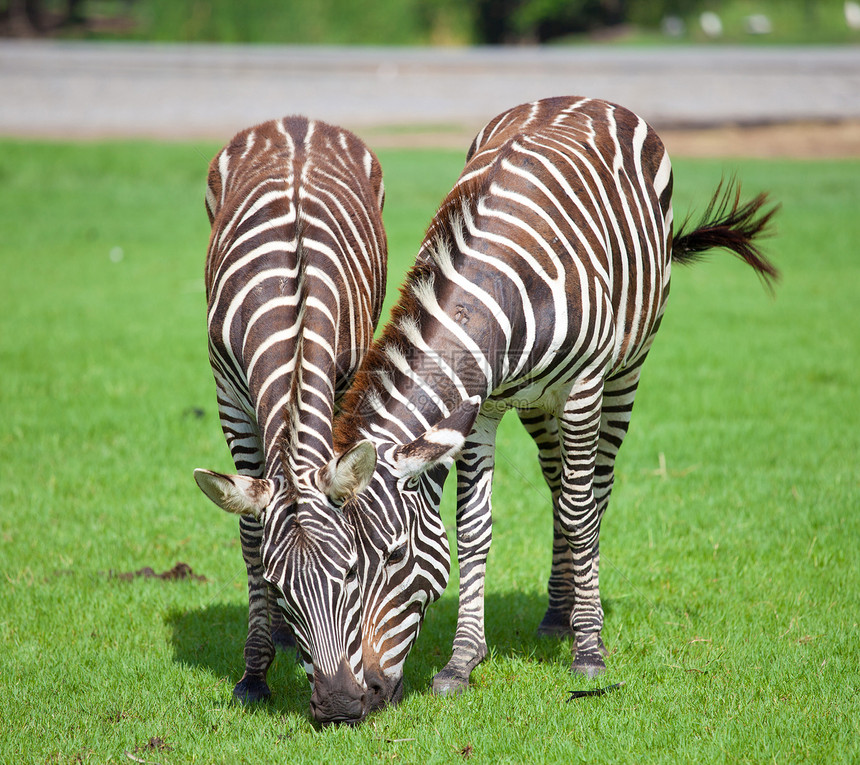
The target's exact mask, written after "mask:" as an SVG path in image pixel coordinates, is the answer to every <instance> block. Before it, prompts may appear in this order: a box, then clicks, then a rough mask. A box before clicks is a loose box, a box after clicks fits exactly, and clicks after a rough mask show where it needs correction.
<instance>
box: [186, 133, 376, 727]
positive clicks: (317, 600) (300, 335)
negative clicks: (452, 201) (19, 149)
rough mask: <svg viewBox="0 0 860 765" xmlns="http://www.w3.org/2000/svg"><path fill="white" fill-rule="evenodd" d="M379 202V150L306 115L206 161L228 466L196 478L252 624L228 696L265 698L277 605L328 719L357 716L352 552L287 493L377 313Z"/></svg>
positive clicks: (342, 532) (323, 456) (303, 477)
mask: <svg viewBox="0 0 860 765" xmlns="http://www.w3.org/2000/svg"><path fill="white" fill-rule="evenodd" d="M383 199H384V189H383V184H382V171H381V168H380V166H379V163H378V161H377V159H376V157H375V156H374V154H373V153H372V152H371V151H370V150H369V149H368V148H367V147H366V146H365V145H364V144H363V143H362V142H361V141H360V140H359V139H358V138H357V137H356V136H355V135H353V134H352V133H350V132H348V131H346V130H343V129H341V128H337V127H333V126H331V125H327V124H325V123H323V122H317V121H310V120H307V119H305V118H303V117H288V118H284V119H281V120H274V121H270V122H266V123H263V124H262V125H258V126H256V127H253V128H249V129H248V130H245V131H243V132H241V133H239V134H238V135H236V137H235V138H234V139H233V140H232V141H231V142H230V143H229V144H228V145H227V146H226V147H225V148H224V149H223V150H222V151H221V152H219V154H218V155H217V156H216V157H215V158H214V159H213V161H212V163H211V165H210V170H209V182H208V189H207V193H206V206H207V210H208V213H209V218H210V221H211V223H212V233H211V239H210V244H209V252H208V257H207V261H206V294H207V303H208V314H207V317H208V332H209V355H210V361H211V365H212V371H213V373H214V376H215V382H216V389H217V398H218V408H219V411H220V415H221V426H222V429H223V431H224V436H225V438H226V440H227V444H228V446H229V448H230V452H231V454H232V456H233V460H234V463H235V465H236V470H237V471H238V474H237V475H233V476H227V475H222V474H218V473H212V472H211V471H203V470H198V471H195V477H196V479H197V481H198V484H199V485H200V487H201V488H202V489H203V491H204V492H205V493H206V494H207V495H208V496H209V497H210V498H211V499H212V500H213V501H214V502H216V504H218V505H220V506H221V507H223V508H224V509H227V510H229V511H231V512H236V513H239V514H240V515H241V519H240V535H241V542H242V554H243V557H244V559H245V563H246V567H247V571H248V589H249V627H248V638H247V642H246V645H245V674H244V676H243V678H242V680H241V681H240V682H239V683H238V685H237V686H236V688H235V690H234V693H235V694H236V695H237V696H239V697H240V698H242V699H243V700H255V699H257V698H261V697H264V696H267V695H269V689H268V687H267V685H266V682H265V678H266V672H267V670H268V667H269V665H270V663H271V661H272V659H273V656H274V645H273V637H274V640H275V642H287V638H288V630H287V629H286V625H285V624H284V618H283V614H286V617H287V619H286V621H287V622H288V623H289V626H290V627H291V628H292V630H293V632H294V634H295V637H296V639H297V641H298V644H299V648H300V650H301V653H302V656H303V658H304V661H305V665H306V669H307V672H308V677H309V679H310V680H311V682H312V684H313V685H314V693H313V695H312V699H311V706H312V711H313V712H314V715H315V717H317V719H320V720H323V721H329V720H338V719H349V720H354V719H360V718H361V717H362V716H363V715H364V713H365V691H364V688H365V686H364V679H363V671H362V664H361V648H360V646H361V636H360V631H359V625H360V618H359V617H358V616H357V614H359V613H360V598H359V588H358V584H357V582H355V581H354V577H346V576H345V574H346V572H348V571H350V570H352V569H353V568H354V566H355V563H356V559H357V554H356V548H355V539H354V532H353V530H352V528H351V527H350V526H349V524H347V523H346V522H345V520H344V519H343V517H342V515H340V514H338V513H332V514H328V515H326V516H324V517H318V516H317V515H315V514H313V513H307V512H305V513H299V512H297V510H296V500H297V498H299V497H300V496H301V495H302V493H303V492H307V491H308V490H309V487H310V486H311V485H313V486H314V489H315V484H312V482H313V475H314V473H315V471H317V470H318V469H319V468H321V467H322V466H324V465H326V464H327V463H328V462H329V460H331V458H332V456H333V448H332V419H333V417H334V414H335V406H336V404H337V403H338V402H339V400H340V398H341V396H342V394H343V392H344V390H345V389H346V387H347V385H348V384H349V382H350V381H351V379H352V376H353V375H354V373H355V370H356V369H357V367H358V365H359V363H360V361H361V359H362V357H363V355H364V353H365V351H366V349H367V347H368V346H369V345H370V342H371V339H372V337H373V331H374V328H375V325H376V322H377V321H378V319H379V314H380V311H381V307H382V299H383V296H384V289H385V273H386V239H385V233H384V230H383V227H382V219H381V211H382V205H383ZM270 585H271V586H270ZM275 600H277V602H278V603H279V604H280V605H281V608H276V607H275ZM341 625H343V626H344V628H342V629H339V628H338V626H341ZM345 625H352V626H351V627H349V628H347V627H346V626H345Z"/></svg>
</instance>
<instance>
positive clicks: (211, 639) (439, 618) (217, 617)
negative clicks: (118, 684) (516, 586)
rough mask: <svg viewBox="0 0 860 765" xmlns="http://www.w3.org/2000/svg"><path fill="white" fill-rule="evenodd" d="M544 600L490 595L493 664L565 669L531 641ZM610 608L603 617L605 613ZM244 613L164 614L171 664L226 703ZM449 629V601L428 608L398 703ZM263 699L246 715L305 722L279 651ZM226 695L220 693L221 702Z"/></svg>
mask: <svg viewBox="0 0 860 765" xmlns="http://www.w3.org/2000/svg"><path fill="white" fill-rule="evenodd" d="M546 605H547V599H546V595H543V594H541V593H526V592H520V591H512V592H506V593H492V594H490V595H488V596H487V599H486V631H487V644H488V646H489V649H490V651H491V652H493V653H494V654H495V656H496V657H501V658H521V659H522V658H525V659H527V660H529V661H535V662H559V663H561V664H564V662H569V660H570V656H569V651H570V641H569V640H567V639H559V638H553V637H538V635H537V626H538V624H539V622H540V620H541V618H543V614H544V611H545V610H546ZM611 610H612V604H611V602H608V603H607V602H604V612H605V613H606V615H607V616H608V615H609V614H610V613H611ZM247 618H248V611H247V608H245V607H244V606H241V605H225V604H210V605H207V606H204V607H202V608H198V609H191V610H187V611H172V612H170V613H169V614H168V615H167V624H168V626H169V627H170V628H171V630H172V642H173V651H174V658H175V661H177V662H180V663H182V664H186V665H188V666H191V667H199V668H202V669H205V670H207V671H209V672H211V673H212V674H213V675H215V676H216V677H218V678H224V684H225V688H226V689H227V693H229V694H230V696H229V701H228V703H234V702H233V698H232V689H233V686H234V685H235V684H236V683H237V682H238V681H239V679H240V677H241V676H242V671H243V668H244V663H243V658H242V651H243V648H244V645H245V634H246V629H247ZM456 626H457V598H456V596H455V597H450V596H449V597H446V598H443V599H442V600H441V601H440V602H438V603H434V604H433V605H432V606H430V610H429V612H428V614H427V618H426V620H425V623H424V627H423V628H422V630H421V633H420V635H419V637H418V641H417V643H416V645H415V647H414V648H413V650H412V652H411V653H410V655H409V658H408V660H407V661H406V667H405V672H404V686H405V695H406V696H407V697H408V696H411V695H413V694H419V695H423V694H425V693H428V692H429V689H430V683H431V681H432V679H433V675H434V674H435V673H436V672H438V671H439V670H440V669H442V667H444V666H445V664H446V662H447V661H448V659H449V658H450V656H451V644H452V642H453V639H454V632H455V630H456ZM268 682H269V687H270V689H271V691H272V697H271V699H270V700H269V701H268V702H266V703H264V704H259V705H256V706H255V707H251V708H250V709H254V710H255V711H256V710H259V711H260V712H263V713H265V712H266V711H268V712H269V713H271V714H277V715H281V714H290V713H294V714H297V715H299V716H302V717H305V718H309V714H308V711H309V702H310V686H309V685H308V682H307V679H306V677H305V674H304V670H303V669H302V668H301V667H300V666H297V665H296V658H295V656H294V654H293V653H292V652H281V651H279V652H278V654H277V656H276V657H275V661H274V663H273V664H272V667H271V668H270V670H269V677H268ZM226 695H227V694H226V693H225V696H226Z"/></svg>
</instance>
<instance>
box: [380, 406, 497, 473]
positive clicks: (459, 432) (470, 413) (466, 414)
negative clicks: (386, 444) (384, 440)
mask: <svg viewBox="0 0 860 765" xmlns="http://www.w3.org/2000/svg"><path fill="white" fill-rule="evenodd" d="M480 411H481V399H480V397H479V396H472V398H467V399H466V400H465V401H464V402H463V403H462V404H460V406H458V407H457V408H456V409H455V410H454V411H453V412H451V414H449V415H448V416H447V417H446V418H445V419H444V420H442V421H441V422H439V423H437V424H436V425H434V426H433V427H432V428H430V430H428V431H426V432H425V433H424V434H423V435H420V436H418V438H416V439H415V440H414V441H413V442H412V443H409V444H406V445H405V446H400V447H398V448H397V450H396V451H395V453H394V456H395V459H396V462H395V469H396V471H397V473H398V475H400V476H412V475H418V474H419V473H423V472H424V471H425V470H428V469H429V468H431V467H433V465H436V464H438V463H439V462H442V460H445V459H451V458H453V457H456V456H457V455H458V454H459V453H460V451H462V449H463V446H464V445H465V443H466V437H467V436H468V435H469V433H470V432H471V431H472V426H473V425H474V424H475V418H476V417H477V416H478V412H480Z"/></svg>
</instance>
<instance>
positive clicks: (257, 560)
mask: <svg viewBox="0 0 860 765" xmlns="http://www.w3.org/2000/svg"><path fill="white" fill-rule="evenodd" d="M239 538H240V540H241V542H242V557H243V558H244V559H245V568H246V570H247V572H248V637H247V639H246V640H245V673H244V674H243V675H242V679H241V680H240V681H239V682H238V683H237V684H236V687H235V688H234V689H233V695H234V696H235V697H236V698H237V699H238V700H239V701H241V702H242V703H245V704H248V703H251V702H254V701H260V700H262V699H266V698H268V697H269V696H270V695H271V692H270V691H269V686H268V685H267V683H266V673H267V672H268V671H269V666H270V665H271V663H272V660H273V659H274V657H275V646H274V643H273V642H272V632H271V628H270V625H269V585H268V584H267V582H266V581H265V580H264V579H263V560H262V557H261V555H260V544H261V542H262V538H263V526H262V525H261V524H260V523H259V522H258V521H256V520H254V519H253V518H249V517H247V516H242V517H241V518H240V519H239Z"/></svg>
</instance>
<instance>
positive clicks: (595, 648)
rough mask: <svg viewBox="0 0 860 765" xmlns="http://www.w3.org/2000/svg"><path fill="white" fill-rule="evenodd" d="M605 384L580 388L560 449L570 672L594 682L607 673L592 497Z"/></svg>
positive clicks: (567, 412) (563, 425)
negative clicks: (569, 578) (569, 583)
mask: <svg viewBox="0 0 860 765" xmlns="http://www.w3.org/2000/svg"><path fill="white" fill-rule="evenodd" d="M602 399H603V380H602V379H597V380H594V379H592V380H588V381H584V382H582V383H579V384H578V385H577V386H576V387H575V389H574V391H573V392H572V393H571V396H570V397H569V398H568V400H567V402H566V404H565V407H564V412H563V414H562V415H561V417H560V422H559V425H560V431H561V444H562V480H561V495H560V497H559V502H558V525H559V529H560V531H561V533H562V534H563V535H564V537H565V539H566V540H567V543H568V545H569V547H570V551H571V555H572V563H573V590H574V601H573V610H572V612H571V617H570V626H571V629H572V630H573V633H574V636H575V638H576V644H575V648H574V650H575V656H574V661H573V664H572V665H571V670H572V671H574V672H578V673H580V674H583V675H586V676H587V677H594V676H596V675H598V674H600V673H601V672H603V671H604V670H605V669H606V663H605V662H604V661H603V657H602V655H601V654H602V643H601V640H600V631H601V629H602V628H603V607H602V605H601V603H600V587H599V580H598V549H599V548H598V541H599V536H600V516H599V514H598V508H597V502H596V500H595V496H594V487H593V482H594V469H595V461H596V457H597V446H598V441H599V437H600V422H601V407H602Z"/></svg>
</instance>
